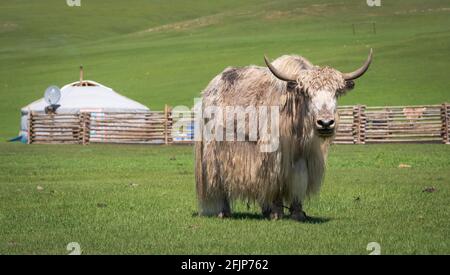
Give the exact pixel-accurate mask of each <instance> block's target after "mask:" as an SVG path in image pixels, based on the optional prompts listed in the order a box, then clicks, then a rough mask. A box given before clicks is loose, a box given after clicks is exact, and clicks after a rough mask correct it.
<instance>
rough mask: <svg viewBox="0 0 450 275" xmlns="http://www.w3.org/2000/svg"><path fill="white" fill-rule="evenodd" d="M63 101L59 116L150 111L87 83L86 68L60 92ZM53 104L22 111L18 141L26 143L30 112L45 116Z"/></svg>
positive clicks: (43, 103) (37, 103)
mask: <svg viewBox="0 0 450 275" xmlns="http://www.w3.org/2000/svg"><path fill="white" fill-rule="evenodd" d="M60 91H61V92H60V99H59V101H58V103H57V104H58V105H59V106H58V107H57V109H56V113H58V114H76V113H80V112H96V113H101V112H108V113H110V112H113V113H114V112H130V113H138V112H148V111H150V110H149V108H147V107H146V106H145V105H143V104H141V103H139V102H136V101H134V100H132V99H129V98H127V97H125V96H123V95H120V94H119V93H117V92H115V91H114V90H113V89H111V88H109V87H107V86H104V85H102V84H100V83H97V82H95V81H92V80H83V69H82V67H81V70H80V80H79V81H76V82H73V83H70V84H67V85H65V86H64V87H62V88H61V89H60ZM48 106H49V104H48V102H46V100H45V98H41V99H39V100H36V101H34V102H32V103H30V104H28V105H27V106H24V107H23V108H22V109H21V115H22V116H21V129H20V134H19V137H17V138H15V139H14V140H21V141H22V142H26V140H27V132H28V129H27V128H28V113H29V112H33V113H34V112H38V113H44V112H45V109H46V107H48Z"/></svg>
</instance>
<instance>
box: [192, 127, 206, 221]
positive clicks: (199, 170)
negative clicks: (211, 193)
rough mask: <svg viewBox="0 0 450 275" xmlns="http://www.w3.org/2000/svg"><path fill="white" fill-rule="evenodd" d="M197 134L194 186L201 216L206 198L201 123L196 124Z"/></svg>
mask: <svg viewBox="0 0 450 275" xmlns="http://www.w3.org/2000/svg"><path fill="white" fill-rule="evenodd" d="M197 133H200V135H199V136H196V141H195V145H194V148H195V149H194V157H195V184H196V190H197V201H198V208H199V214H202V212H203V209H202V204H203V201H204V200H205V196H206V186H205V184H206V182H205V176H204V171H203V125H202V121H200V123H199V124H198V129H197Z"/></svg>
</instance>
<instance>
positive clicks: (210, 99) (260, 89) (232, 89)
mask: <svg viewBox="0 0 450 275" xmlns="http://www.w3.org/2000/svg"><path fill="white" fill-rule="evenodd" d="M273 65H274V66H275V67H276V68H278V69H280V70H282V71H283V72H287V73H289V74H299V73H300V71H301V70H310V69H314V65H313V64H312V63H311V62H309V61H308V60H307V59H305V58H303V57H301V56H297V55H283V56H281V57H279V58H277V59H276V60H274V62H273ZM285 90H286V82H284V81H280V80H278V79H277V78H276V77H275V76H273V74H272V73H271V72H270V70H269V69H268V68H267V67H260V66H254V65H252V66H246V67H228V68H226V69H225V70H224V71H223V72H222V73H220V74H219V75H217V76H216V77H215V78H214V79H213V80H212V81H211V82H210V83H209V85H208V86H207V87H206V89H205V90H204V91H203V98H204V100H205V102H204V103H206V105H214V106H244V107H245V106H260V105H268V104H269V105H270V104H277V101H278V98H279V96H280V94H281V93H283V92H285Z"/></svg>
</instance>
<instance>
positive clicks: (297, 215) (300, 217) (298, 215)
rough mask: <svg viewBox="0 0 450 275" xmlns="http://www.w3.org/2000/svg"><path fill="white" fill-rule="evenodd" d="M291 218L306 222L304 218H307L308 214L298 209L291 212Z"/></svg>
mask: <svg viewBox="0 0 450 275" xmlns="http://www.w3.org/2000/svg"><path fill="white" fill-rule="evenodd" d="M291 219H293V220H296V221H299V222H306V220H308V216H306V213H305V211H298V212H295V213H292V214H291Z"/></svg>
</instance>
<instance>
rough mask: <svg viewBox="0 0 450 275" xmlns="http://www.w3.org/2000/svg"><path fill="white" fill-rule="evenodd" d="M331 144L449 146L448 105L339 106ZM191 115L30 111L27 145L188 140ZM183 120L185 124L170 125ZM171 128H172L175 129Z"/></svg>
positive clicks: (182, 141) (192, 117) (167, 107)
mask: <svg viewBox="0 0 450 275" xmlns="http://www.w3.org/2000/svg"><path fill="white" fill-rule="evenodd" d="M338 113H339V117H340V119H339V123H338V128H337V132H336V137H335V139H334V143H335V144H371V143H445V144H450V104H448V103H444V104H442V105H422V106H384V107H367V106H365V105H355V106H342V107H339V109H338ZM193 121H194V115H193V113H192V112H190V111H172V110H171V108H170V107H169V106H167V105H166V106H165V108H164V111H151V112H140V113H124V112H123V113H108V112H89V113H84V112H83V113H78V114H44V113H38V112H29V115H28V136H29V139H28V143H34V144H36V143H63V144H89V143H138V144H141V143H142V144H178V143H192V142H193V137H194V129H193V125H194V123H193ZM179 122H183V125H184V126H183V127H181V128H178V130H177V129H175V128H176V127H174V125H176V124H178V123H179ZM174 129H175V130H174Z"/></svg>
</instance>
